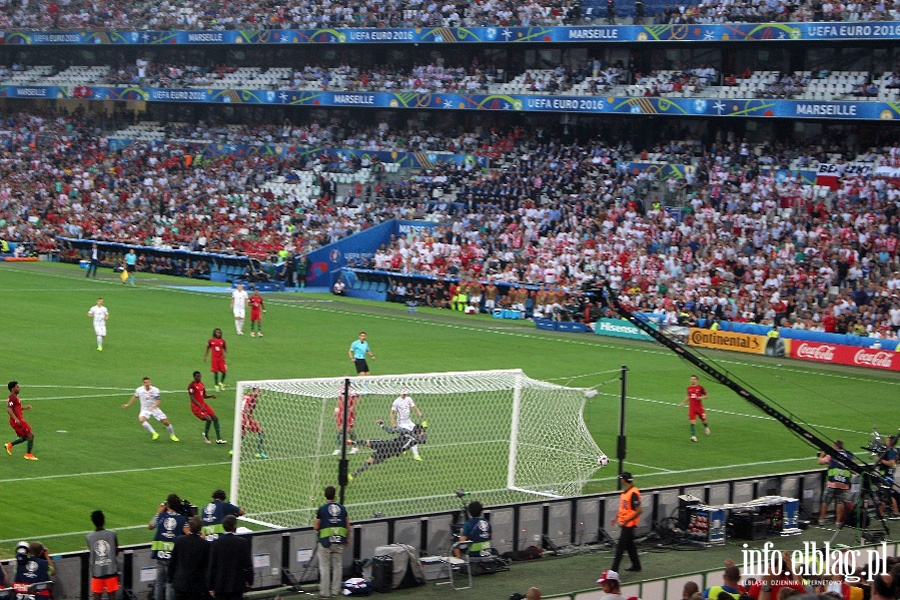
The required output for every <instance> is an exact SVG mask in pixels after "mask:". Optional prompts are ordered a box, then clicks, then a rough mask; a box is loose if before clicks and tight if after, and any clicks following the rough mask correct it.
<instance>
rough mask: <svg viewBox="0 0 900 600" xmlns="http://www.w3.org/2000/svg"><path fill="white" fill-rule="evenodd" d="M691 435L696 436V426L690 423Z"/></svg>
mask: <svg viewBox="0 0 900 600" xmlns="http://www.w3.org/2000/svg"><path fill="white" fill-rule="evenodd" d="M691 435H697V426H696V425H694V424H693V423H691Z"/></svg>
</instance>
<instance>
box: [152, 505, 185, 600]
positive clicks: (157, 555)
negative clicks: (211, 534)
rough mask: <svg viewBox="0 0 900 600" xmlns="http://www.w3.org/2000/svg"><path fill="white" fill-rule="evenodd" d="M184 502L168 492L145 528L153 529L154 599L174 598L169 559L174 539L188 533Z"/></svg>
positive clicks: (173, 599)
mask: <svg viewBox="0 0 900 600" xmlns="http://www.w3.org/2000/svg"><path fill="white" fill-rule="evenodd" d="M184 512H185V507H184V503H183V502H182V501H181V498H179V497H178V494H169V497H168V498H166V501H165V502H163V503H161V504H160V505H159V507H158V508H157V509H156V514H155V515H154V516H153V519H151V520H150V523H148V524H147V529H155V530H156V533H155V534H154V536H153V543H152V544H151V545H150V549H151V550H152V552H151V554H150V557H151V558H153V559H154V560H156V584H155V586H154V590H153V598H154V600H175V588H173V587H172V585H171V584H169V583H168V575H169V560H170V559H171V558H172V548H173V547H174V546H175V540H176V539H177V538H178V537H180V536H182V535H187V534H189V533H190V529H189V527H188V516H189V515H185V514H184Z"/></svg>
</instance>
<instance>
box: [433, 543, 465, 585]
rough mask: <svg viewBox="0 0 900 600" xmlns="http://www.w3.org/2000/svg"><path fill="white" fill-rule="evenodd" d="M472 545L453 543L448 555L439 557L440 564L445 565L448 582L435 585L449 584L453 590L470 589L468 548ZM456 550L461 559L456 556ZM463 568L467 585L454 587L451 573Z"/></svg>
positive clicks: (454, 582)
mask: <svg viewBox="0 0 900 600" xmlns="http://www.w3.org/2000/svg"><path fill="white" fill-rule="evenodd" d="M472 543H473V542H471V541H465V542H454V544H453V545H452V546H450V555H449V556H442V557H441V563H443V564H445V565H447V572H448V574H449V578H450V581H440V582H438V583H437V585H447V584H450V587H452V588H453V589H454V590H467V589H469V588H470V587H472V568H471V565H470V564H469V547H470V546H471V545H472ZM457 550H458V551H459V554H460V556H461V558H460V557H457V556H456V551H457ZM463 568H464V569H465V570H466V577H468V584H467V585H464V586H458V585H456V581H455V580H454V578H453V571H455V570H460V569H463Z"/></svg>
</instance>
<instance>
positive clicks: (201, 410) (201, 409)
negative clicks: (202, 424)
mask: <svg viewBox="0 0 900 600" xmlns="http://www.w3.org/2000/svg"><path fill="white" fill-rule="evenodd" d="M191 412H192V413H194V416H195V417H197V418H198V419H200V420H201V421H205V420H206V417H207V416H209V415H214V414H216V413H215V412H214V411H213V409H212V408H210V406H209V405H208V404H207V403H206V402H204V403H203V404H202V406H197V405H196V404H194V403H193V402H191Z"/></svg>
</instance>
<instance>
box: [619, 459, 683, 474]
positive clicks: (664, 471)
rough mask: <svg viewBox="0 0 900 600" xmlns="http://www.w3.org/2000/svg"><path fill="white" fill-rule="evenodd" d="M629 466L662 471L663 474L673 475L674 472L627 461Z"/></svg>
mask: <svg viewBox="0 0 900 600" xmlns="http://www.w3.org/2000/svg"><path fill="white" fill-rule="evenodd" d="M628 464H629V465H634V466H636V467H642V468H644V469H653V470H654V471H662V472H663V473H674V472H675V471H671V470H669V469H663V468H662V467H652V466H650V465H643V464H641V463H636V462H631V461H628Z"/></svg>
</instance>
